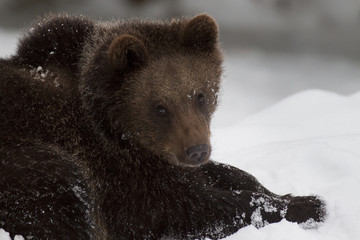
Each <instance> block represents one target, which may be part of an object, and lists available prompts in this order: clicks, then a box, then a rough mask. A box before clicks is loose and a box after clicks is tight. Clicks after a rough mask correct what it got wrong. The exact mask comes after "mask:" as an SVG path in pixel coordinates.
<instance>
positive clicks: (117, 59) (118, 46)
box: [108, 35, 148, 72]
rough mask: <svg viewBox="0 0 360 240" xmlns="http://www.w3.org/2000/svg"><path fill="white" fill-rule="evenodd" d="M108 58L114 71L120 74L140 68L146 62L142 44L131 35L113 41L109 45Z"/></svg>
mask: <svg viewBox="0 0 360 240" xmlns="http://www.w3.org/2000/svg"><path fill="white" fill-rule="evenodd" d="M108 57H109V60H110V63H111V65H112V66H113V67H114V69H116V70H117V71H120V72H124V71H128V70H132V69H137V68H140V67H142V66H143V65H145V64H146V63H147V61H148V53H147V50H146V47H145V45H144V43H143V42H142V41H140V40H139V39H138V38H136V37H133V36H131V35H122V36H120V37H118V38H116V39H114V40H113V41H112V43H111V44H110V47H109V51H108Z"/></svg>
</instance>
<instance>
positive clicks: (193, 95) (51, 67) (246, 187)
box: [0, 14, 325, 239]
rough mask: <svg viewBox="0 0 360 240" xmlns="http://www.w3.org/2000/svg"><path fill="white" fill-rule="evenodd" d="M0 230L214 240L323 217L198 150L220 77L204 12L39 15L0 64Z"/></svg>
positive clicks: (309, 204) (314, 205)
mask: <svg viewBox="0 0 360 240" xmlns="http://www.w3.org/2000/svg"><path fill="white" fill-rule="evenodd" d="M0 71H1V76H0V133H1V135H0V228H3V229H5V230H6V231H8V232H10V233H11V234H12V236H14V235H15V234H21V235H22V236H23V237H24V238H25V239H160V238H162V239H164V238H166V239H204V238H211V239H218V238H222V237H226V236H228V235H231V234H232V233H234V232H236V231H237V230H238V229H240V228H242V227H244V226H247V225H250V224H253V225H255V226H256V227H262V226H264V225H266V224H269V223H274V222H279V221H281V220H282V219H286V220H288V221H291V222H297V223H309V222H313V223H318V222H321V221H323V220H324V217H325V207H324V206H325V205H324V203H323V201H321V200H320V199H319V198H318V197H316V196H305V197H294V196H291V195H285V196H279V195H276V194H274V193H271V192H270V191H268V190H267V189H266V188H265V187H263V186H262V185H261V184H260V183H259V182H258V181H257V180H256V179H255V178H254V177H253V176H251V175H250V174H248V173H246V172H244V171H242V170H239V169H237V168H234V167H231V166H228V165H225V164H221V163H217V162H214V161H211V160H209V159H210V154H211V144H210V140H209V139H210V121H211V117H212V114H213V112H214V111H215V108H216V105H217V97H218V96H217V95H218V91H219V87H220V78H221V74H222V55H221V51H220V49H219V45H218V27H217V24H216V23H215V21H214V20H213V19H212V18H211V17H209V16H208V15H206V14H202V15H198V16H196V17H194V18H181V19H174V20H171V21H164V22H160V21H149V20H146V21H144V20H138V19H132V20H129V21H123V20H121V21H113V22H94V21H92V20H89V19H86V18H84V17H75V16H67V15H58V16H47V17H46V18H44V19H40V20H39V21H37V22H35V23H34V25H33V27H31V28H30V29H29V31H28V32H27V33H26V34H25V36H24V37H23V38H22V39H21V40H20V42H19V45H18V49H17V52H16V54H15V55H14V56H12V57H10V58H8V59H1V60H0Z"/></svg>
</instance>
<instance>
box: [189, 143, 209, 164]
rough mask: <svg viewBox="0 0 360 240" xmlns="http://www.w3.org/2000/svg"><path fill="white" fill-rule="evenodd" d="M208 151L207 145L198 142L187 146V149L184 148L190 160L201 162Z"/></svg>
mask: <svg viewBox="0 0 360 240" xmlns="http://www.w3.org/2000/svg"><path fill="white" fill-rule="evenodd" d="M209 151H210V147H209V145H207V144H199V145H196V146H192V147H190V148H188V150H186V154H187V156H188V157H189V158H190V159H191V160H193V161H197V162H201V161H203V160H204V159H205V158H206V156H207V155H208V154H209Z"/></svg>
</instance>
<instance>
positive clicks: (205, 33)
mask: <svg viewBox="0 0 360 240" xmlns="http://www.w3.org/2000/svg"><path fill="white" fill-rule="evenodd" d="M218 34H219V29H218V26H217V24H216V22H215V20H214V19H213V18H212V17H210V16H209V15H207V14H200V15H198V16H196V17H194V18H193V19H191V20H190V21H188V22H187V23H185V24H184V25H183V27H182V29H181V42H182V44H183V45H184V46H186V47H193V48H196V49H199V50H212V49H213V48H214V46H215V44H216V42H217V38H218Z"/></svg>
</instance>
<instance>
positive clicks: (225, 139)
mask: <svg viewBox="0 0 360 240" xmlns="http://www.w3.org/2000/svg"><path fill="white" fill-rule="evenodd" d="M16 38H17V34H16V33H9V32H5V31H2V30H0V39H1V40H0V41H1V44H0V46H1V47H0V56H8V55H9V54H10V53H12V52H14V49H15V45H16V40H15V39H16ZM225 59H227V60H226V62H225V77H224V80H225V82H224V84H223V91H222V93H221V96H220V97H221V99H222V100H221V105H220V107H219V111H218V112H217V116H216V117H215V118H214V123H213V126H212V145H213V153H212V158H213V159H214V160H216V161H219V162H224V163H227V164H231V165H233V166H236V167H239V168H241V169H243V170H245V171H248V172H249V173H251V174H253V175H254V176H256V178H257V179H258V180H259V181H260V182H261V183H262V184H264V185H265V186H266V187H267V188H269V189H270V190H272V191H273V192H275V193H277V194H287V193H293V194H294V195H309V194H316V195H319V196H321V197H322V198H323V199H324V200H325V201H326V202H327V208H328V213H329V215H328V217H327V220H326V222H325V223H323V224H321V225H320V226H318V228H315V229H306V228H307V226H306V225H303V226H299V225H297V224H295V223H289V222H287V221H285V220H284V221H282V222H280V223H276V224H269V225H266V224H265V225H266V226H264V227H263V228H261V229H256V228H255V227H254V226H249V227H246V228H243V229H241V230H239V231H238V232H237V233H235V234H234V235H232V236H229V237H227V238H226V239H228V240H229V239H230V240H231V239H233V240H235V239H253V240H265V239H266V240H275V239H276V240H282V239H284V240H285V239H286V240H287V239H289V236H291V239H293V240H302V239H307V240H325V239H326V240H338V239H342V240H347V239H349V240H350V239H358V236H360V228H359V225H360V220H359V218H358V216H360V205H359V204H358V201H359V200H358V199H359V198H360V188H359V183H360V174H359V172H360V147H359V146H360V124H359V123H360V92H357V93H356V91H359V90H360V83H359V82H360V81H359V76H360V70H359V69H360V68H359V67H358V63H357V62H353V61H350V60H347V59H339V58H327V57H321V56H311V55H306V56H301V55H282V54H277V55H273V54H271V55H270V54H267V53H260V52H257V51H253V50H251V51H250V50H249V51H247V52H246V51H245V52H244V51H242V52H235V53H231V54H227V55H226V58H225ZM315 88H317V89H315ZM268 210H269V211H271V210H275V209H268ZM253 220H254V221H257V222H259V221H260V222H261V220H259V219H258V216H256V215H254V216H253ZM307 224H310V225H311V224H313V223H312V222H311V221H310V222H308V223H307ZM304 228H305V229H304ZM9 239H10V237H9V234H8V233H6V232H5V231H4V230H3V229H0V240H9ZM16 239H18V240H20V239H22V237H21V236H17V237H16Z"/></svg>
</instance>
